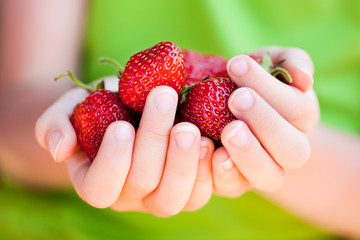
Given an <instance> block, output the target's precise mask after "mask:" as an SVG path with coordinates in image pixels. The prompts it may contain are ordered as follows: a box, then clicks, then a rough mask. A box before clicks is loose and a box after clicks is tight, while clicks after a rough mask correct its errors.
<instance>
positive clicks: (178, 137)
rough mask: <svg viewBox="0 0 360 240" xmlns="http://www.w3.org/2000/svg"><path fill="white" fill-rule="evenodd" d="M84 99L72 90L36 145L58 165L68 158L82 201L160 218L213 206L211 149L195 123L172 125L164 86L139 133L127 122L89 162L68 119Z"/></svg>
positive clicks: (114, 127) (40, 128) (170, 99)
mask: <svg viewBox="0 0 360 240" xmlns="http://www.w3.org/2000/svg"><path fill="white" fill-rule="evenodd" d="M86 96H87V93H86V91H84V90H82V89H73V90H70V91H69V92H67V93H66V94H65V95H64V96H63V97H62V98H60V99H59V100H58V101H57V102H56V103H55V104H53V105H52V106H51V107H50V108H49V109H48V110H47V111H46V112H45V113H44V114H43V115H42V116H41V117H40V118H39V120H38V121H37V124H36V135H37V139H38V141H39V143H40V144H41V145H42V146H43V147H44V148H46V149H48V150H49V151H50V152H51V153H52V154H53V156H54V158H55V160H56V161H57V162H64V161H66V160H67V167H68V172H69V175H70V178H71V180H72V183H73V185H74V187H75V189H76V191H77V193H78V194H79V196H80V197H81V198H82V199H83V200H85V201H86V202H87V203H89V204H90V205H93V206H95V207H99V208H105V207H112V208H113V209H115V210H117V211H143V212H151V213H153V214H155V215H159V216H169V215H174V214H177V213H178V212H180V211H181V210H196V209H198V208H200V207H202V206H203V205H205V204H206V203H207V202H208V200H209V199H210V196H211V194H212V187H213V183H212V177H211V157H212V154H213V151H214V146H213V143H212V142H211V141H210V140H209V139H207V138H204V137H201V136H200V132H199V130H198V128H197V127H195V126H194V125H192V124H190V123H179V124H177V125H176V126H174V127H173V122H174V116H175V112H176V105H177V102H178V98H177V94H176V92H175V91H174V90H173V89H171V88H169V87H165V86H160V87H157V88H155V89H154V90H152V91H151V93H150V94H149V96H148V98H147V101H146V105H145V109H144V112H143V115H142V118H141V122H140V126H139V128H138V129H137V132H136V133H135V129H134V128H133V126H132V125H130V124H129V123H127V122H125V121H119V122H114V123H112V124H111V125H110V126H109V127H108V129H107V131H106V134H105V136H104V139H103V142H102V145H101V147H100V149H99V152H98V154H97V156H96V158H95V159H94V161H93V163H92V164H90V162H89V159H88V157H87V156H86V154H85V153H84V152H83V151H81V150H80V149H78V148H77V147H76V146H77V140H76V135H75V132H74V130H73V127H72V125H71V123H70V121H69V115H70V114H71V113H72V111H73V108H74V107H75V105H76V104H77V103H79V102H81V101H82V100H84V99H85V98H86Z"/></svg>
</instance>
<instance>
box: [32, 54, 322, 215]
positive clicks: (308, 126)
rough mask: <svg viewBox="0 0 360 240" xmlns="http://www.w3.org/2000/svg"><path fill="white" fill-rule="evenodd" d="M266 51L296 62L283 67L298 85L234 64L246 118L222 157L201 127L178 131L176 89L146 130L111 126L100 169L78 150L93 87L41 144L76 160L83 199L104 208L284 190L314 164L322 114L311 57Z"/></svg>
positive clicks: (63, 111) (237, 102)
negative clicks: (290, 174)
mask: <svg viewBox="0 0 360 240" xmlns="http://www.w3.org/2000/svg"><path fill="white" fill-rule="evenodd" d="M265 52H269V53H270V55H271V58H272V59H273V61H274V62H278V61H280V60H282V59H286V61H285V62H284V63H283V64H282V67H284V68H285V69H287V70H288V72H289V73H290V75H291V76H292V78H293V83H292V85H291V86H290V85H286V84H283V83H281V82H280V81H279V80H277V79H275V78H273V77H272V76H271V75H270V74H268V73H267V72H266V71H265V70H264V69H262V67H261V66H260V65H259V64H257V63H256V62H255V61H254V60H252V59H251V58H249V57H248V56H246V55H239V56H236V57H234V58H232V59H231V60H230V61H229V62H228V66H227V67H228V74H229V76H230V77H231V79H232V80H233V81H234V82H235V83H236V84H237V85H238V86H240V88H239V89H237V90H236V91H234V92H233V94H232V95H231V97H230V99H229V102H228V105H229V108H230V110H231V111H232V113H233V114H234V115H235V116H236V117H237V119H238V120H236V121H233V122H231V123H230V124H228V125H227V126H226V127H225V129H224V130H223V133H222V143H223V147H220V148H218V149H216V150H215V148H214V144H213V143H212V141H211V140H210V139H208V138H206V137H202V136H201V135H200V132H199V130H198V128H197V127H195V126H194V125H193V124H190V123H187V122H181V123H178V124H176V125H175V126H173V122H174V117H175V112H176V105H177V103H178V101H177V94H176V92H175V91H174V90H173V89H171V88H169V87H166V86H160V87H157V88H155V89H154V90H152V91H151V93H150V94H149V95H148V98H147V101H146V105H145V109H144V112H143V115H142V118H141V122H140V126H139V128H138V130H137V131H136V133H135V130H134V128H133V127H132V126H131V125H130V124H129V123H127V122H124V121H119V122H114V123H112V124H111V125H110V126H109V127H108V129H107V131H106V134H105V136H104V139H103V142H102V145H101V147H100V150H99V152H98V155H97V157H96V158H95V160H94V161H93V163H92V164H90V162H89V160H88V158H87V156H86V154H85V153H84V152H82V151H81V150H80V149H79V148H78V147H77V140H76V135H75V132H74V130H73V127H72V125H71V123H70V121H69V116H70V114H71V113H72V111H73V108H74V107H75V105H76V104H77V103H79V102H81V101H83V100H84V99H85V98H86V96H87V93H86V91H85V90H82V89H78V88H76V89H72V90H70V91H68V92H67V93H65V94H64V95H63V97H61V98H60V99H59V100H58V101H57V102H56V103H54V104H53V105H52V106H50V107H49V108H48V109H47V110H46V111H45V112H44V113H43V115H42V116H41V117H40V118H39V119H38V121H37V123H36V130H35V132H36V137H37V140H38V141H39V143H40V144H41V145H42V146H43V147H44V148H46V149H48V150H49V151H50V152H51V153H52V155H53V157H54V159H55V161H56V162H65V161H66V164H67V167H68V173H69V176H70V178H71V181H72V183H73V185H74V187H75V190H76V191H77V193H78V195H79V196H80V197H81V198H82V199H83V200H85V201H86V202H87V203H89V204H90V205H92V206H95V207H98V208H106V207H111V208H112V209H114V210H116V211H142V212H151V213H153V214H154V215H158V216H171V215H175V214H177V213H179V212H180V211H182V210H189V211H192V210H196V209H199V208H201V207H202V206H204V205H205V204H206V203H207V202H208V201H209V199H210V197H211V195H212V194H213V193H215V194H217V195H220V196H226V197H236V196H239V195H241V194H243V193H244V192H245V191H247V190H249V189H251V188H256V189H258V190H262V191H272V190H275V189H276V188H278V187H279V186H280V185H281V183H282V182H283V180H284V170H286V169H291V168H298V167H300V166H302V165H303V164H304V163H305V162H306V161H307V160H308V158H309V156H310V145H309V142H308V139H307V136H306V135H307V134H308V133H309V132H310V131H311V130H312V129H313V128H314V127H315V126H316V124H317V122H318V119H319V109H318V103H317V99H316V96H315V93H314V91H313V90H312V84H313V77H312V73H313V64H312V62H311V59H310V57H309V56H308V54H307V53H306V52H304V51H303V50H300V49H295V48H280V47H269V48H264V49H261V50H258V51H256V52H254V53H255V54H259V55H263V54H264V53H265ZM114 82H115V81H114Z"/></svg>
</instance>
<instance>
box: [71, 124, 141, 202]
mask: <svg viewBox="0 0 360 240" xmlns="http://www.w3.org/2000/svg"><path fill="white" fill-rule="evenodd" d="M134 137H135V130H134V128H133V126H132V125H131V124H129V123H128V122H125V121H118V122H114V123H112V124H110V125H109V127H108V128H107V130H106V133H105V135H104V138H103V141H102V143H101V146H100V149H99V152H98V154H97V156H96V157H95V159H94V161H93V162H92V163H91V164H90V162H89V159H88V158H87V157H85V155H81V154H80V153H78V154H76V155H74V156H73V157H71V158H70V159H69V160H68V161H67V166H68V169H69V175H70V178H71V180H72V182H73V185H74V187H75V189H76V191H77V193H78V194H79V196H80V197H81V198H82V199H83V200H85V201H86V202H87V203H89V204H90V205H92V206H94V207H97V208H106V207H109V206H111V205H112V204H113V203H114V202H115V201H116V200H117V198H118V197H119V195H120V192H121V190H122V188H123V185H124V182H125V179H126V177H127V174H128V172H129V169H130V164H131V158H132V149H133V143H134Z"/></svg>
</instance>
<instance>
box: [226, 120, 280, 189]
mask: <svg viewBox="0 0 360 240" xmlns="http://www.w3.org/2000/svg"><path fill="white" fill-rule="evenodd" d="M221 141H222V143H223V145H224V147H225V148H226V150H227V151H228V153H229V155H230V157H231V159H232V161H233V162H234V163H235V165H236V167H237V168H238V169H239V171H240V172H241V173H242V174H243V175H244V176H245V177H246V179H247V180H248V181H249V182H250V183H251V185H253V186H254V187H255V188H257V189H259V190H263V191H273V190H275V189H277V188H278V187H280V185H281V183H282V182H283V180H284V172H283V170H282V169H281V168H280V167H279V166H278V165H277V164H276V162H275V161H274V160H273V159H272V158H271V156H270V155H269V154H268V153H267V152H266V151H265V150H264V149H263V147H262V146H261V144H260V143H259V141H258V140H257V139H256V138H255V137H254V135H253V134H252V133H251V132H250V130H249V129H248V128H247V127H246V124H245V123H243V122H241V121H233V122H231V123H229V124H228V125H227V126H226V127H225V128H224V130H223V135H222V137H221Z"/></svg>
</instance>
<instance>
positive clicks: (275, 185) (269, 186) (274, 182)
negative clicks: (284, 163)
mask: <svg viewBox="0 0 360 240" xmlns="http://www.w3.org/2000/svg"><path fill="white" fill-rule="evenodd" d="M284 179H285V173H284V171H279V172H278V173H277V174H276V176H275V175H274V174H269V175H268V176H267V177H266V178H264V179H263V181H261V182H260V183H258V184H256V185H257V186H255V187H256V188H257V189H259V190H261V191H264V192H272V191H275V190H277V189H279V188H280V186H281V185H282V183H283V182H284ZM254 185H255V184H254Z"/></svg>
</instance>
